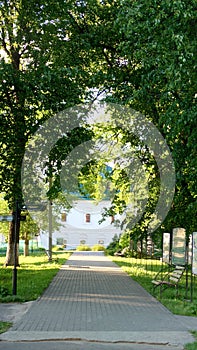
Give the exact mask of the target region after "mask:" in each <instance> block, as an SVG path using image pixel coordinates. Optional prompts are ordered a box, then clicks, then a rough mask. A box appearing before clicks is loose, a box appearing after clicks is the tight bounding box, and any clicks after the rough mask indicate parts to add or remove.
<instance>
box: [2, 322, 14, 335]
mask: <svg viewBox="0 0 197 350" xmlns="http://www.w3.org/2000/svg"><path fill="white" fill-rule="evenodd" d="M11 325H12V323H10V322H1V321H0V334H1V333H4V332H6V331H7V330H8V329H9V328H10V327H11Z"/></svg>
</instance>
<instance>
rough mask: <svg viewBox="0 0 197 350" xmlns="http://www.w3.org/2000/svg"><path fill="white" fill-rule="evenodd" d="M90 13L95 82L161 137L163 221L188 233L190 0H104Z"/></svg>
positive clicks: (192, 175)
mask: <svg viewBox="0 0 197 350" xmlns="http://www.w3.org/2000/svg"><path fill="white" fill-rule="evenodd" d="M87 7H88V5H87ZM94 16H95V18H96V20H97V26H94V27H93V25H92V26H91V30H89V33H91V34H89V44H90V46H91V49H92V50H95V51H96V52H97V54H98V55H100V57H101V61H102V60H104V63H103V64H102V65H101V66H99V71H98V73H97V75H96V76H97V79H98V80H99V87H100V90H101V91H103V90H105V93H106V95H107V101H111V102H116V103H121V104H126V105H129V106H131V107H132V108H134V109H136V110H138V111H140V112H141V113H143V114H144V115H146V116H148V117H149V118H150V120H152V121H153V122H154V124H155V125H156V126H157V127H158V128H159V130H160V132H161V133H162V135H163V136H164V137H165V139H166V140H167V142H168V145H169V147H170V149H171V152H172V155H173V159H174V162H175V167H176V193H175V197H174V201H173V205H172V208H171V211H170V212H169V215H168V217H167V218H166V220H165V222H164V223H163V229H164V228H165V229H169V230H171V229H172V228H173V227H175V226H182V227H185V228H186V229H187V233H188V234H189V233H191V232H192V231H193V230H194V228H195V226H196V221H195V217H196V213H197V202H196V189H197V182H196V169H197V163H196V146H195V145H196V132H197V123H196V117H195V115H196V87H197V86H196V81H197V79H196V78H197V77H196V34H195V33H196V23H197V21H196V1H194V0H193V1H190V2H189V3H188V1H186V0H181V1H180V0H177V1H173V2H169V1H160V0H159V1H154V2H153V1H151V0H150V1H148V2H147V1H146V2H144V1H142V0H136V1H132V2H131V1H127V0H125V1H120V2H119V1H117V2H116V6H115V3H114V2H113V1H112V2H111V7H110V5H109V6H108V9H107V10H106V11H105V12H104V11H102V10H101V6H100V11H99V8H97V10H95V15H94ZM99 33H102V35H99ZM93 39H94V40H93ZM94 79H95V77H94ZM97 86H98V85H97ZM126 137H127V135H125V138H126Z"/></svg>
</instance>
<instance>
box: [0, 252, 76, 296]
mask: <svg viewBox="0 0 197 350" xmlns="http://www.w3.org/2000/svg"><path fill="white" fill-rule="evenodd" d="M70 254H71V253H68V252H54V253H53V258H54V259H53V261H52V262H49V261H48V258H47V256H46V255H45V254H44V253H38V254H36V255H30V256H27V257H24V256H20V258H19V264H20V267H18V268H17V295H16V296H12V270H13V267H3V264H4V261H5V257H0V270H1V273H0V302H11V301H20V302H25V301H30V300H35V299H37V298H38V297H39V296H40V295H41V294H42V293H43V292H44V290H45V289H46V288H47V287H48V285H49V283H50V282H51V280H52V279H53V277H54V276H55V275H56V273H57V272H58V270H59V268H60V266H61V265H62V264H63V263H64V262H65V260H67V259H68V257H69V256H70Z"/></svg>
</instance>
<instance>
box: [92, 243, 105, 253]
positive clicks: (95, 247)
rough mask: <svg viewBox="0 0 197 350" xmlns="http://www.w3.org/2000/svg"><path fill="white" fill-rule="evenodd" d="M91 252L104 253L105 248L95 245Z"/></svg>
mask: <svg viewBox="0 0 197 350" xmlns="http://www.w3.org/2000/svg"><path fill="white" fill-rule="evenodd" d="M91 250H92V251H94V252H99V251H105V247H104V246H103V245H101V244H95V245H94V246H93V247H91Z"/></svg>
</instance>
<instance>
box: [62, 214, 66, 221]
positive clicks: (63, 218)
mask: <svg viewBox="0 0 197 350" xmlns="http://www.w3.org/2000/svg"><path fill="white" fill-rule="evenodd" d="M66 219H67V217H66V213H62V221H63V222H66Z"/></svg>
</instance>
